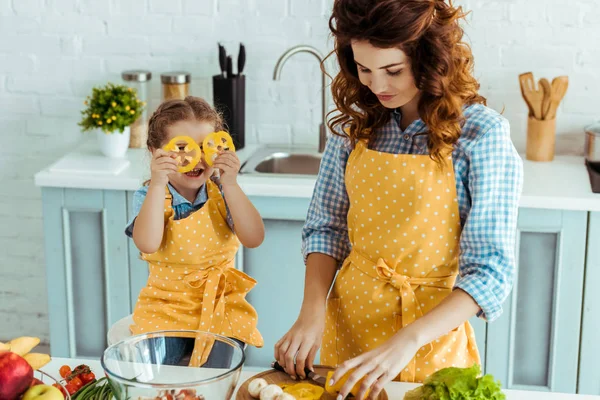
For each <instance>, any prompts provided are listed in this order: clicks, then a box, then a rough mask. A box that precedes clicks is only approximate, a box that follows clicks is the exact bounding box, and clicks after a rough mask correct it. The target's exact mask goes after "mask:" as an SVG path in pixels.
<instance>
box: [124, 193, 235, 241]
mask: <svg viewBox="0 0 600 400" xmlns="http://www.w3.org/2000/svg"><path fill="white" fill-rule="evenodd" d="M167 186H168V188H169V192H171V196H172V197H173V198H172V200H171V206H172V207H173V211H174V216H173V218H174V219H175V220H178V219H184V218H186V217H187V216H188V215H190V214H191V213H193V212H194V211H198V210H199V209H200V208H202V206H203V205H204V203H206V201H207V200H208V192H207V190H206V185H203V186H202V187H201V188H200V190H199V191H198V194H197V195H196V199H195V200H194V202H193V203H190V202H189V201H188V200H186V198H185V197H183V196H182V195H180V194H179V192H178V191H177V190H175V188H174V187H173V186H171V184H168V185H167ZM147 194H148V186H146V185H144V186H142V187H141V188H139V189H138V190H136V191H135V192H134V193H133V210H132V215H131V219H130V221H129V223H128V224H127V226H126V227H125V234H126V235H127V236H129V237H133V224H134V223H135V219H136V218H137V216H138V214H139V213H140V210H141V209H142V204H143V203H144V200H145V199H146V195H147ZM221 195H223V193H222V192H221ZM225 206H227V203H225ZM227 223H228V224H229V227H230V228H231V230H232V231H233V219H232V218H231V214H230V213H229V208H227Z"/></svg>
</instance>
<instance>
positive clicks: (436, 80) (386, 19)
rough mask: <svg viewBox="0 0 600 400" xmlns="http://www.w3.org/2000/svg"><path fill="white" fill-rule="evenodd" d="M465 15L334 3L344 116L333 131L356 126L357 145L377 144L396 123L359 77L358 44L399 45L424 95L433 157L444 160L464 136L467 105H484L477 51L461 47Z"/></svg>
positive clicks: (423, 4) (436, 1)
mask: <svg viewBox="0 0 600 400" xmlns="http://www.w3.org/2000/svg"><path fill="white" fill-rule="evenodd" d="M464 16H465V14H464V13H463V12H462V8H461V7H457V8H455V7H453V6H452V0H448V3H447V2H446V1H445V0H335V2H334V5H333V13H332V15H331V18H330V19H329V28H330V29H331V32H332V34H333V37H334V39H335V50H334V51H333V52H332V53H331V54H333V53H335V54H336V55H337V59H338V62H339V65H340V72H339V73H338V74H337V75H336V76H335V78H334V79H333V83H332V85H331V91H332V94H333V99H334V102H335V104H336V106H337V110H338V111H339V112H341V114H340V115H336V116H335V117H333V118H331V119H330V120H329V123H328V125H329V128H330V129H331V130H332V132H334V133H337V131H336V129H334V128H335V127H336V126H337V125H341V127H344V128H345V127H349V128H350V129H349V133H348V136H349V137H350V139H351V140H352V141H353V142H356V140H358V139H363V138H364V139H367V140H372V139H373V138H374V135H375V131H376V129H377V128H379V127H381V126H383V125H384V124H385V123H386V122H387V121H388V120H389V118H390V110H389V109H386V108H385V107H384V106H383V105H381V103H380V102H379V100H378V99H377V97H376V96H375V95H374V94H373V92H371V90H370V89H369V88H368V87H366V86H364V85H362V84H361V83H360V80H359V79H358V71H357V67H356V64H355V62H354V55H353V52H352V47H351V42H352V40H364V41H368V42H369V43H370V44H372V45H373V46H375V47H380V48H390V47H397V48H400V49H401V50H402V51H404V52H405V53H406V55H407V56H408V57H409V60H410V64H411V70H412V73H413V75H414V77H415V82H416V85H417V88H418V89H419V90H420V91H421V97H420V100H419V105H418V108H419V116H420V117H421V119H422V120H423V122H424V123H425V124H426V125H427V128H428V143H429V151H430V154H431V157H432V158H433V159H435V160H437V161H441V157H442V150H443V149H444V148H445V147H447V146H449V145H452V144H454V143H455V142H456V140H457V139H458V137H459V136H460V134H461V125H462V122H463V106H464V105H466V104H473V103H481V104H486V100H485V98H484V97H482V96H480V95H479V93H478V90H479V83H478V82H477V80H476V79H475V78H474V77H473V75H472V73H473V54H472V53H471V48H470V47H469V45H468V44H466V43H464V42H462V37H463V30H462V28H461V27H460V25H459V20H460V19H461V18H464ZM337 134H339V133H337Z"/></svg>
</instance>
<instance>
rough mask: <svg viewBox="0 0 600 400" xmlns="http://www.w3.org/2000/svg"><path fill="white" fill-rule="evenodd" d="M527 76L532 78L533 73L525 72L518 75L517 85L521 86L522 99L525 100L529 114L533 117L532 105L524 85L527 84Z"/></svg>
mask: <svg viewBox="0 0 600 400" xmlns="http://www.w3.org/2000/svg"><path fill="white" fill-rule="evenodd" d="M529 77H531V79H533V74H532V73H531V72H526V73H524V74H521V75H519V86H520V87H521V95H522V96H523V100H525V104H527V108H528V109H529V116H530V117H533V105H532V104H531V101H530V99H529V96H528V94H526V93H525V87H526V86H528V85H529V83H528V80H529Z"/></svg>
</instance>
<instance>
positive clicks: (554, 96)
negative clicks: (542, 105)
mask: <svg viewBox="0 0 600 400" xmlns="http://www.w3.org/2000/svg"><path fill="white" fill-rule="evenodd" d="M568 87H569V77H568V76H565V75H563V76H557V77H556V78H554V79H552V92H551V95H550V107H549V108H548V113H547V119H553V118H556V110H557V109H558V105H559V104H560V102H561V101H562V99H563V97H565V93H567V89H568Z"/></svg>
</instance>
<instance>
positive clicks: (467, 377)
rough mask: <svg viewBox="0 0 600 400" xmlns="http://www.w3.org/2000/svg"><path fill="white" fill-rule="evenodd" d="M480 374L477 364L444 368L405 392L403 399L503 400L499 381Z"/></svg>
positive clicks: (490, 376)
mask: <svg viewBox="0 0 600 400" xmlns="http://www.w3.org/2000/svg"><path fill="white" fill-rule="evenodd" d="M480 375H481V370H480V369H479V365H473V366H472V367H471V368H455V367H450V368H444V369H441V370H439V371H437V372H435V373H434V374H432V375H430V376H428V377H427V378H426V379H425V382H424V383H423V385H422V386H419V387H418V388H416V389H413V390H411V391H410V392H407V393H406V394H405V395H404V400H462V399H469V400H504V399H505V398H506V397H505V396H504V393H502V390H501V388H500V382H497V381H494V377H493V376H492V375H489V374H488V375H484V376H482V377H479V376H480Z"/></svg>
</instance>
